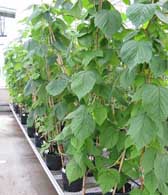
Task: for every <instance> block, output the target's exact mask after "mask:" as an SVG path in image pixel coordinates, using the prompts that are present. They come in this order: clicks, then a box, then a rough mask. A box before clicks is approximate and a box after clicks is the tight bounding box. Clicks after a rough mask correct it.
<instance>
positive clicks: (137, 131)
mask: <svg viewBox="0 0 168 195" xmlns="http://www.w3.org/2000/svg"><path fill="white" fill-rule="evenodd" d="M129 123H130V128H129V130H128V134H129V135H130V136H131V138H132V139H133V141H134V143H135V144H136V146H137V148H138V149H141V148H142V147H143V146H145V145H147V144H149V143H150V141H151V140H152V139H153V138H154V137H155V135H156V133H157V129H156V126H155V123H154V121H152V119H151V118H150V117H149V116H148V115H147V114H146V113H140V114H138V115H137V116H135V117H133V118H131V119H130V121H129Z"/></svg>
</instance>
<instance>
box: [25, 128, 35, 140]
mask: <svg viewBox="0 0 168 195" xmlns="http://www.w3.org/2000/svg"><path fill="white" fill-rule="evenodd" d="M27 134H28V136H29V137H31V138H33V137H34V134H35V127H34V126H33V127H27Z"/></svg>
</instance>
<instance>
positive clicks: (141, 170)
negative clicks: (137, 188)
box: [139, 147, 145, 190]
mask: <svg viewBox="0 0 168 195" xmlns="http://www.w3.org/2000/svg"><path fill="white" fill-rule="evenodd" d="M144 153H145V147H143V149H142V151H141V156H140V163H139V164H140V168H139V169H140V172H141V177H140V182H141V190H143V189H144V169H143V167H142V159H143V155H144Z"/></svg>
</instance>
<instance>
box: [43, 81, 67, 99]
mask: <svg viewBox="0 0 168 195" xmlns="http://www.w3.org/2000/svg"><path fill="white" fill-rule="evenodd" d="M67 85H68V80H67V79H64V78H58V79H57V80H52V81H50V83H49V84H48V85H47V86H46V90H47V92H48V94H49V95H52V96H56V95H60V94H61V93H62V92H63V91H64V90H65V88H66V87H67Z"/></svg>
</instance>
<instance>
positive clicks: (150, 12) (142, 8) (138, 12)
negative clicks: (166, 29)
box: [127, 3, 157, 27]
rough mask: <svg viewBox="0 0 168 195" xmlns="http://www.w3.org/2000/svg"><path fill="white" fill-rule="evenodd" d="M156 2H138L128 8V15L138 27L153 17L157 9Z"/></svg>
mask: <svg viewBox="0 0 168 195" xmlns="http://www.w3.org/2000/svg"><path fill="white" fill-rule="evenodd" d="M156 8H157V7H156V4H141V3H136V4H133V5H131V6H130V7H129V8H128V9H127V16H128V18H129V19H130V20H131V22H132V23H133V24H134V25H135V26H136V27H138V26H139V25H141V24H144V23H145V22H147V21H149V20H151V19H152V17H153V16H154V14H155V11H156Z"/></svg>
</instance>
